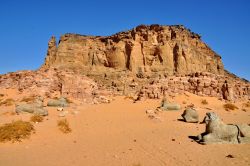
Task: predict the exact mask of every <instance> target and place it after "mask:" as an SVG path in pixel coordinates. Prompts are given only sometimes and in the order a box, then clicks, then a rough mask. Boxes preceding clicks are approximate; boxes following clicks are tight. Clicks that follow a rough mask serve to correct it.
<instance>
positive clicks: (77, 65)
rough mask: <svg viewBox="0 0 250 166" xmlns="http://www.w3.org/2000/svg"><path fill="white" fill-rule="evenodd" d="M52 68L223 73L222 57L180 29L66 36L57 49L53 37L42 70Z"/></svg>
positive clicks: (140, 28) (146, 28)
mask: <svg viewBox="0 0 250 166" xmlns="http://www.w3.org/2000/svg"><path fill="white" fill-rule="evenodd" d="M51 67H55V68H69V69H84V70H91V69H92V68H93V67H100V68H102V71H105V70H108V69H109V68H111V69H121V70H129V71H132V72H135V73H137V72H138V71H139V70H142V71H147V72H151V71H153V72H156V71H157V72H159V71H162V72H164V73H167V74H169V75H173V74H190V73H193V72H197V71H198V72H203V71H207V72H211V73H215V74H223V72H224V67H223V64H222V62H221V57H220V56H218V55H217V54H216V53H215V52H213V51H212V50H211V49H210V48H209V47H208V46H207V45H206V44H205V43H203V42H202V41H201V40H200V36H199V35H197V34H195V33H193V32H191V31H190V30H188V29H186V28H184V27H183V26H179V25H177V26H160V25H151V26H145V25H141V26H138V27H136V28H134V29H132V30H130V31H126V32H120V33H117V34H115V35H112V36H108V37H98V36H82V35H77V34H65V35H63V36H61V38H60V41H59V44H58V46H57V45H56V41H55V37H52V38H51V40H50V41H49V44H48V52H47V57H46V60H45V64H44V65H43V66H42V68H45V69H46V68H51Z"/></svg>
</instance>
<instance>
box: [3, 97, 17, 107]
mask: <svg viewBox="0 0 250 166" xmlns="http://www.w3.org/2000/svg"><path fill="white" fill-rule="evenodd" d="M14 102H15V100H14V99H11V98H8V99H5V100H4V101H1V102H0V106H12V105H13V104H14Z"/></svg>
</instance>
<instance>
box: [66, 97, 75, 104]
mask: <svg viewBox="0 0 250 166" xmlns="http://www.w3.org/2000/svg"><path fill="white" fill-rule="evenodd" d="M65 100H66V101H67V103H69V104H70V103H73V101H72V100H70V99H68V98H65Z"/></svg>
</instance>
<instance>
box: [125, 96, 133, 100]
mask: <svg viewBox="0 0 250 166" xmlns="http://www.w3.org/2000/svg"><path fill="white" fill-rule="evenodd" d="M124 99H125V100H126V99H129V100H134V98H133V97H132V96H125V97H124Z"/></svg>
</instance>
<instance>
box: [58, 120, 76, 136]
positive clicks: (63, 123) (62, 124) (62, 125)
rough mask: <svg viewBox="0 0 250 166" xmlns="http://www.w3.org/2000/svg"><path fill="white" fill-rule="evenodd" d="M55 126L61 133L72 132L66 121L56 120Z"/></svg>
mask: <svg viewBox="0 0 250 166" xmlns="http://www.w3.org/2000/svg"><path fill="white" fill-rule="evenodd" d="M57 126H58V127H59V130H61V131H62V132H63V133H70V132H71V131H72V129H71V128H70V127H69V122H68V121H67V119H62V120H58V121H57Z"/></svg>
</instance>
